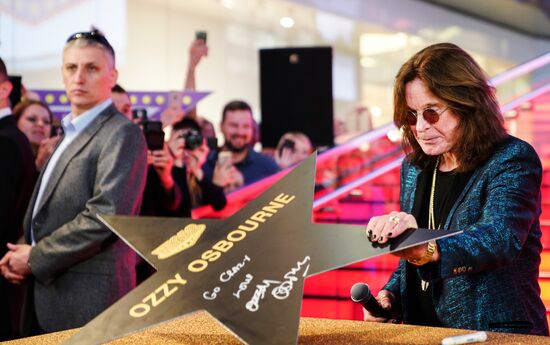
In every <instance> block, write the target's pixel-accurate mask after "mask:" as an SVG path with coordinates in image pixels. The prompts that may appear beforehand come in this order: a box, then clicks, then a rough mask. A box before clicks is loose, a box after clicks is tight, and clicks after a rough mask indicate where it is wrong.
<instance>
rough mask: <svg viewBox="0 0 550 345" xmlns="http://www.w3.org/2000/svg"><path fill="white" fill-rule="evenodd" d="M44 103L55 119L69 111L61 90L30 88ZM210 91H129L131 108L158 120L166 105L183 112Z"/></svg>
mask: <svg viewBox="0 0 550 345" xmlns="http://www.w3.org/2000/svg"><path fill="white" fill-rule="evenodd" d="M32 91H33V92H35V93H36V94H37V95H38V97H39V99H40V100H41V101H42V102H44V103H46V104H47V105H48V106H49V108H50V110H51V111H52V112H53V113H54V115H55V117H56V118H57V119H61V118H62V117H63V116H65V115H66V114H68V113H69V112H70V111H71V104H70V103H69V99H68V98H67V95H66V94H65V91H63V90H32ZM210 93H212V92H211V91H189V90H187V91H164V92H163V91H129V92H128V95H129V96H130V101H131V102H132V108H134V109H135V108H145V109H147V117H148V118H149V119H151V120H159V118H160V113H161V112H162V111H163V110H164V109H165V108H166V107H168V106H171V105H178V104H180V105H181V107H182V109H183V111H184V112H188V111H190V110H191V109H193V108H194V107H195V106H196V105H197V103H198V102H199V101H200V100H202V99H203V98H204V97H206V96H208V95H209V94H210Z"/></svg>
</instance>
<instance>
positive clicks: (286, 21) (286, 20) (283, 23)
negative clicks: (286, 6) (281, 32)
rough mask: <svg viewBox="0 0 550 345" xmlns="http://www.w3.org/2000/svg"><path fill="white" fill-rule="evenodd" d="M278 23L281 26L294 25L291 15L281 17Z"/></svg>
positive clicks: (288, 26) (288, 27) (289, 26)
mask: <svg viewBox="0 0 550 345" xmlns="http://www.w3.org/2000/svg"><path fill="white" fill-rule="evenodd" d="M279 23H280V24H281V26H282V27H283V28H287V29H290V28H291V27H293V26H294V19H292V18H291V17H283V18H281V20H280V21H279Z"/></svg>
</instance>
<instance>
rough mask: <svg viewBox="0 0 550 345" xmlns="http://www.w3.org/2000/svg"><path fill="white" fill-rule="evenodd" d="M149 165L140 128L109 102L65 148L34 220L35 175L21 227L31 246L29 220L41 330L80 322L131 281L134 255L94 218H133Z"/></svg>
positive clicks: (128, 287) (120, 293) (126, 288)
mask: <svg viewBox="0 0 550 345" xmlns="http://www.w3.org/2000/svg"><path fill="white" fill-rule="evenodd" d="M146 166H147V148H146V144H145V139H144V137H143V134H142V132H141V130H140V128H139V127H138V126H136V125H135V124H133V123H132V122H130V121H128V120H127V119H126V118H125V117H124V116H123V115H121V114H120V113H118V112H117V110H116V109H115V107H114V106H113V105H110V106H109V107H108V108H107V109H105V110H104V111H103V112H101V113H100V114H99V116H98V117H97V118H96V119H94V120H93V121H92V122H91V123H90V124H89V125H88V126H87V127H86V128H85V129H84V131H83V132H82V133H81V134H80V135H79V136H78V137H77V138H76V139H75V140H74V141H73V142H72V143H71V144H70V145H69V146H68V147H67V149H66V150H65V152H64V153H63V155H62V156H61V158H60V159H59V161H58V162H57V164H56V166H55V168H54V170H53V172H52V175H51V176H50V180H49V181H48V186H47V187H46V189H45V191H44V196H43V198H42V201H41V204H40V205H39V208H38V211H37V213H36V216H35V217H34V219H31V217H32V212H33V207H34V204H35V202H36V197H37V194H38V189H39V186H40V182H41V180H42V175H40V176H39V182H38V183H37V185H36V187H35V189H34V192H33V196H32V198H31V202H30V204H29V207H28V209H27V213H26V215H25V221H24V229H25V240H26V241H27V243H31V237H30V229H31V222H32V225H33V229H34V237H35V241H36V245H35V246H34V247H33V248H32V250H31V253H30V258H29V265H30V267H31V270H32V275H33V276H34V284H31V286H30V287H31V288H32V286H33V285H34V291H33V292H34V308H35V311H36V316H37V318H38V323H39V325H40V327H41V328H42V329H43V330H45V331H47V332H52V331H58V330H63V329H68V328H74V327H80V326H82V325H84V324H85V323H87V322H88V321H89V320H91V319H92V318H94V317H95V316H96V315H98V314H99V313H101V312H102V311H103V310H104V309H106V308H107V307H108V306H110V305H111V304H112V303H114V302H115V301H116V300H117V299H119V298H120V297H121V296H123V295H124V294H126V293H127V292H128V291H130V290H131V289H132V288H133V287H134V286H135V270H134V266H135V259H136V256H135V253H134V252H133V251H132V250H131V249H130V248H129V247H128V246H126V245H125V244H124V243H123V242H122V241H121V240H119V239H118V237H117V236H116V235H115V234H113V233H112V232H111V231H110V230H109V229H107V228H106V227H105V226H104V225H103V224H102V223H100V221H99V220H98V219H97V218H96V215H97V214H127V215H137V214H138V211H139V207H140V203H141V197H142V193H143V189H144V186H145V178H146ZM27 309H28V308H27ZM25 319H27V318H24V320H25ZM24 322H25V321H24Z"/></svg>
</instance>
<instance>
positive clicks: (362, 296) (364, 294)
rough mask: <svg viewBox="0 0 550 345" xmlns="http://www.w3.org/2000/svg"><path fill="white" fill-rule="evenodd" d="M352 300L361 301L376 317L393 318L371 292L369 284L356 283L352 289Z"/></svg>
mask: <svg viewBox="0 0 550 345" xmlns="http://www.w3.org/2000/svg"><path fill="white" fill-rule="evenodd" d="M349 293H350V295H351V300H352V301H354V302H356V303H359V304H361V305H362V306H363V308H365V309H366V310H368V311H369V313H371V314H372V316H374V317H383V318H385V319H391V317H390V315H389V312H388V311H387V310H384V309H382V307H381V306H380V304H378V301H377V300H376V298H374V296H373V295H372V294H371V293H370V289H369V286H368V285H367V284H365V283H355V284H354V285H353V286H352V287H351V290H350V292H349Z"/></svg>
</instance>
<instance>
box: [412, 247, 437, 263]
mask: <svg viewBox="0 0 550 345" xmlns="http://www.w3.org/2000/svg"><path fill="white" fill-rule="evenodd" d="M436 249H437V244H436V242H435V241H430V242H428V248H426V253H424V256H422V257H421V258H419V259H409V260H407V261H408V262H410V263H411V264H413V265H416V266H423V265H425V264H427V263H428V262H430V260H431V259H432V256H433V255H434V253H435V250H436Z"/></svg>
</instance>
